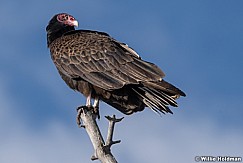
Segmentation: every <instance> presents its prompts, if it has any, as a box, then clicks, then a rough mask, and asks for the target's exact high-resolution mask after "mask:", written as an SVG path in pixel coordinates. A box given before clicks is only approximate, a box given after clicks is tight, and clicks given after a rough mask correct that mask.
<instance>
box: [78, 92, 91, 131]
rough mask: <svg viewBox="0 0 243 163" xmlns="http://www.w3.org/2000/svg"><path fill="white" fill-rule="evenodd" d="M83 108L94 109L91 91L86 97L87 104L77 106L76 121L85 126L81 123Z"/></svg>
mask: <svg viewBox="0 0 243 163" xmlns="http://www.w3.org/2000/svg"><path fill="white" fill-rule="evenodd" d="M83 109H92V106H91V91H90V92H89V95H88V97H87V99H86V105H85V106H79V107H78V108H77V116H76V122H77V124H78V126H79V127H84V126H83V125H81V114H82V113H84V111H83Z"/></svg>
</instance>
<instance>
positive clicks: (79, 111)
mask: <svg viewBox="0 0 243 163" xmlns="http://www.w3.org/2000/svg"><path fill="white" fill-rule="evenodd" d="M84 107H85V106H79V107H78V108H77V112H78V113H77V116H76V123H77V125H78V127H79V128H81V127H85V126H84V125H81V124H82V119H81V114H82V113H83V108H84Z"/></svg>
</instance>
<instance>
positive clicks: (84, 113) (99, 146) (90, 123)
mask: <svg viewBox="0 0 243 163" xmlns="http://www.w3.org/2000/svg"><path fill="white" fill-rule="evenodd" d="M106 118H107V119H108V120H109V128H108V134H107V139H106V143H105V142H104V139H103V137H102V135H101V132H100V129H99V127H98V125H97V123H96V115H95V114H94V113H93V110H92V108H88V107H85V106H82V107H79V108H78V115H77V122H78V124H80V121H82V125H81V127H84V128H85V130H86V132H87V133H88V135H89V138H90V140H91V142H92V144H93V147H94V155H93V156H92V157H91V160H97V159H98V160H100V161H101V162H102V163H117V161H116V159H115V157H114V156H113V155H112V153H111V146H112V145H113V144H116V143H120V142H121V141H120V140H118V141H113V140H112V138H113V132H114V126H115V123H116V122H120V121H121V120H122V119H123V118H120V119H116V118H115V115H113V117H109V116H106Z"/></svg>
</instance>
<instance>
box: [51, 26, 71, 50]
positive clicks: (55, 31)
mask: <svg viewBox="0 0 243 163" xmlns="http://www.w3.org/2000/svg"><path fill="white" fill-rule="evenodd" d="M74 30H75V28H74V27H71V26H66V27H63V26H62V27H59V28H50V29H48V30H47V46H48V47H49V46H50V44H51V43H52V42H53V41H54V40H56V39H57V38H59V37H61V36H62V35H64V34H65V33H67V32H69V31H74Z"/></svg>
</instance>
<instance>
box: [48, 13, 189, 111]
mask: <svg viewBox="0 0 243 163" xmlns="http://www.w3.org/2000/svg"><path fill="white" fill-rule="evenodd" d="M77 24H78V23H77V21H76V20H75V19H74V17H72V16H71V15H68V14H65V13H62V14H57V15H55V16H54V17H53V18H52V19H51V20H50V22H49V24H48V26H47V28H46V30H47V43H48V47H49V48H50V52H51V57H52V59H53V62H54V64H55V65H56V67H57V69H58V72H59V73H60V75H61V77H62V79H63V80H64V81H65V82H66V84H67V85H68V86H69V87H70V88H72V89H74V90H76V91H79V92H81V93H82V94H84V95H85V96H86V97H87V102H86V106H91V98H94V99H95V100H94V105H93V106H94V107H98V105H99V100H102V101H104V102H106V103H107V104H109V105H111V106H113V107H114V108H116V109H118V110H119V111H121V112H122V113H124V114H132V113H134V112H137V111H142V110H144V108H145V107H146V106H147V107H149V108H151V109H152V110H153V111H155V112H162V113H167V112H169V113H172V112H171V110H170V109H169V107H168V106H169V105H171V106H177V103H176V101H175V99H176V98H178V97H179V96H185V93H183V92H182V91H181V90H179V89H178V88H176V87H174V86H173V85H171V84H169V83H168V82H166V81H164V80H163V79H162V78H163V77H164V76H165V75H164V73H163V72H162V70H161V69H160V68H158V67H157V66H156V65H155V64H153V63H150V62H147V61H144V60H142V59H141V58H140V57H139V55H138V54H137V53H136V52H135V51H134V50H133V49H132V48H130V47H128V46H127V45H126V44H123V43H121V42H119V41H117V40H115V39H113V38H112V37H110V36H109V35H108V34H106V33H103V32H97V31H90V30H75V28H74V26H77Z"/></svg>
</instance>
